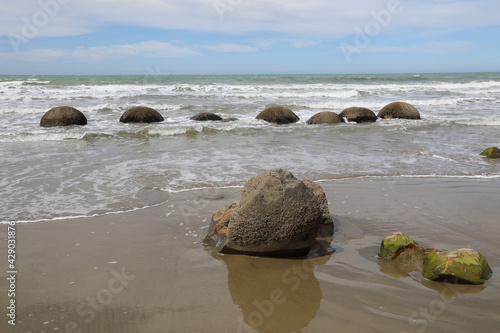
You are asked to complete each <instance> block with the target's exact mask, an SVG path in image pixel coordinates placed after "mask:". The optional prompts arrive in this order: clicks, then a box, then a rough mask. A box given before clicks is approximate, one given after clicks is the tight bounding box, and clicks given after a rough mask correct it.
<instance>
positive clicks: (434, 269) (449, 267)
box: [422, 249, 492, 284]
mask: <svg viewBox="0 0 500 333" xmlns="http://www.w3.org/2000/svg"><path fill="white" fill-rule="evenodd" d="M491 274H492V270H491V268H490V266H489V265H488V262H487V261H486V258H485V257H484V256H483V255H482V254H481V253H479V252H477V251H474V250H471V249H459V250H456V251H451V252H439V251H432V252H429V253H427V254H426V255H425V258H424V265H423V271H422V275H423V277H424V278H427V279H430V280H434V281H442V282H450V283H464V284H483V283H484V282H485V281H486V280H488V279H489V278H490V277H491Z"/></svg>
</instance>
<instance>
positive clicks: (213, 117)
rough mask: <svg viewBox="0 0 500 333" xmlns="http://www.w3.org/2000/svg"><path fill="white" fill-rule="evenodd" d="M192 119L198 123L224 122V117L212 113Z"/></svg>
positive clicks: (203, 113) (199, 114)
mask: <svg viewBox="0 0 500 333" xmlns="http://www.w3.org/2000/svg"><path fill="white" fill-rule="evenodd" d="M190 119H191V120H197V121H209V120H212V121H219V120H222V117H221V116H219V115H216V114H215V113H212V112H202V113H198V114H196V115H194V116H192V117H191V118H190Z"/></svg>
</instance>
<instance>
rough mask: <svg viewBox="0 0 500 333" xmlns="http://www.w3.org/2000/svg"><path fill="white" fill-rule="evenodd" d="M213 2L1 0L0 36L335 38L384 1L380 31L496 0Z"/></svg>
mask: <svg viewBox="0 0 500 333" xmlns="http://www.w3.org/2000/svg"><path fill="white" fill-rule="evenodd" d="M218 1H219V3H223V4H225V5H226V7H224V8H226V9H225V11H223V13H222V15H221V10H220V9H219V11H217V9H216V8H215V6H214V4H215V3H216V1H215V0H169V1H161V0H142V1H136V0H134V1H132V0H86V1H76V0H38V1H30V2H22V4H20V1H15V0H2V2H3V3H2V20H1V21H0V35H8V34H12V33H14V34H16V35H19V36H24V35H23V32H24V33H26V32H29V33H31V34H32V35H33V38H36V37H44V36H73V35H78V34H86V33H88V32H91V31H98V30H99V29H101V28H103V27H105V26H109V25H127V26H140V27H152V28H160V29H180V30H185V31H196V32H214V33H224V34H228V35H235V34H242V33H248V32H253V31H270V32H283V33H290V34H300V35H303V36H314V38H323V37H328V38H341V37H344V36H346V35H349V34H352V33H353V32H354V29H355V28H356V27H358V28H363V27H364V26H365V25H366V24H367V23H369V22H371V21H373V20H374V19H375V16H376V15H377V14H380V13H383V12H384V13H386V12H387V11H388V10H389V9H390V8H389V6H390V4H397V5H398V6H399V7H400V8H401V12H400V13H397V14H391V15H390V17H389V21H388V22H389V23H388V24H387V26H386V27H385V29H386V30H393V29H398V28H402V27H412V28H426V29H442V27H447V28H448V29H451V30H453V29H455V30H457V29H463V28H473V27H480V26H487V25H500V17H499V15H498V13H499V12H500V2H499V1H497V0H475V1H431V0H419V1H404V0H350V1H346V2H344V1H331V0H310V1H290V0H275V1H264V0H241V1H228V0H218ZM374 15H375V16H374ZM221 18H222V19H221ZM24 37H25V36H24Z"/></svg>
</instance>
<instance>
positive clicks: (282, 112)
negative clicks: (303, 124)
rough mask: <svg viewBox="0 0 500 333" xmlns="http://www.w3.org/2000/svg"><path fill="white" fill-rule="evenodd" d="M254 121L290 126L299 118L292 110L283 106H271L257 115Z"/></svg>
mask: <svg viewBox="0 0 500 333" xmlns="http://www.w3.org/2000/svg"><path fill="white" fill-rule="evenodd" d="M256 119H262V120H265V121H267V122H269V123H275V124H280V125H282V124H290V123H296V122H297V121H299V120H300V118H299V117H298V116H297V115H296V114H295V113H293V111H292V110H290V109H289V108H286V107H284V106H271V107H268V108H266V109H265V110H264V111H262V112H261V113H259V114H258V115H257V117H256Z"/></svg>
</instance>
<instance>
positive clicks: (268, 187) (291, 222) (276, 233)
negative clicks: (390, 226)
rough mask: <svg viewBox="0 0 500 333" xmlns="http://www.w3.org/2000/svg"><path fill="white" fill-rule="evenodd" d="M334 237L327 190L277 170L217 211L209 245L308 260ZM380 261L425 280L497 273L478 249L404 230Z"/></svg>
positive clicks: (389, 240) (385, 245)
mask: <svg viewBox="0 0 500 333" xmlns="http://www.w3.org/2000/svg"><path fill="white" fill-rule="evenodd" d="M333 233H334V225H333V219H332V217H331V215H330V211H329V209H328V202H327V199H326V195H325V193H324V192H323V190H322V188H321V186H320V185H319V184H318V183H316V182H314V181H311V180H308V179H303V180H299V179H297V178H295V176H294V175H293V174H292V173H290V171H288V170H285V169H272V170H267V171H265V172H264V173H262V174H260V175H258V176H256V177H254V178H251V179H250V180H248V181H247V183H246V184H245V186H244V187H243V189H242V191H241V197H240V200H238V201H235V202H231V203H228V204H226V205H225V206H224V207H222V208H220V209H218V210H217V211H215V212H214V213H213V215H212V219H211V222H210V225H209V231H208V233H207V236H206V237H205V239H204V241H203V243H204V244H205V245H207V246H214V247H215V248H216V250H217V252H218V253H220V254H225V255H228V254H240V255H250V256H263V257H280V258H290V257H291V258H297V257H307V256H308V254H309V253H310V251H311V249H312V248H313V244H314V243H315V242H317V241H318V240H319V239H321V238H325V237H326V238H328V237H330V236H333ZM378 257H379V260H390V261H394V264H395V265H397V264H403V265H405V264H418V265H419V266H420V267H422V275H423V277H424V278H427V279H430V280H433V281H439V282H449V283H463V284H483V283H484V282H485V281H486V280H488V279H489V278H490V277H491V275H492V270H491V268H490V266H489V265H488V262H487V261H486V258H485V257H484V256H483V255H482V254H481V253H479V252H477V251H475V250H472V249H459V250H456V251H451V252H449V251H438V250H435V249H424V248H422V247H421V246H419V245H418V244H417V243H416V242H415V241H413V240H412V239H411V238H409V237H408V236H406V235H404V234H402V233H400V232H395V233H393V234H391V235H390V236H388V237H386V238H384V240H383V241H382V243H381V246H380V251H379V253H378Z"/></svg>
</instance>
